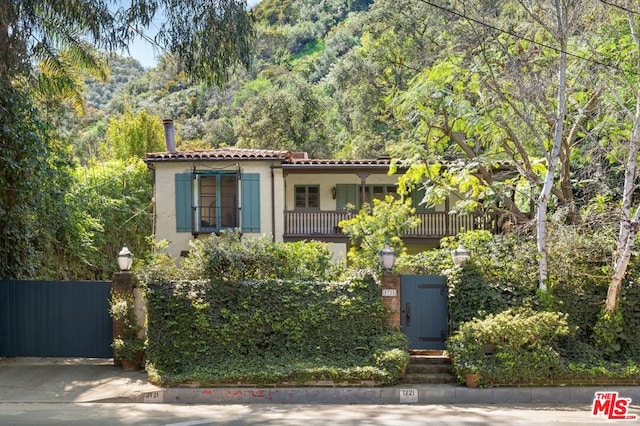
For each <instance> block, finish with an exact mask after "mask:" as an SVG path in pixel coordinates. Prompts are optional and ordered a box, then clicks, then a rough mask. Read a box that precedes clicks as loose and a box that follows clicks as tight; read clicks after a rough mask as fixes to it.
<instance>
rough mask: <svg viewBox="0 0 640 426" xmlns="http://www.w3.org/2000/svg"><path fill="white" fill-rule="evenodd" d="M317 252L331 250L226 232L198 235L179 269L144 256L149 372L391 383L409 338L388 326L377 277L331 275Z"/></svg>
mask: <svg viewBox="0 0 640 426" xmlns="http://www.w3.org/2000/svg"><path fill="white" fill-rule="evenodd" d="M292 252H295V253H296V254H297V255H296V256H294V257H292V256H290V255H291V254H292ZM287 253H288V254H289V255H286V254H287ZM305 259H306V260H308V264H307V266H306V267H305V264H306V263H305ZM323 259H330V255H329V253H328V251H327V249H326V248H324V247H323V246H322V245H319V244H309V245H305V244H294V245H287V244H284V243H270V242H268V241H266V240H263V239H258V240H247V241H241V240H240V237H239V236H238V235H236V234H226V235H222V236H220V237H218V236H211V238H209V239H207V240H203V241H201V242H198V243H196V244H195V245H194V247H193V250H192V254H191V256H190V259H189V260H188V261H186V262H185V265H184V269H182V270H180V271H178V270H177V269H174V268H172V267H171V265H170V264H169V267H167V263H166V259H165V261H164V262H165V263H163V261H161V260H157V261H156V262H155V263H152V264H150V265H149V266H148V267H147V268H146V270H145V271H143V272H142V273H141V274H140V277H141V279H142V280H143V282H144V283H145V286H146V294H147V314H148V328H147V336H148V344H147V360H148V366H147V369H148V371H149V377H150V380H151V381H152V382H154V383H156V384H159V385H165V386H167V385H178V384H183V383H190V384H197V385H200V386H212V385H224V384H248V385H258V386H259V385H274V384H275V385H278V384H282V385H292V384H293V385H304V384H309V383H316V384H317V383H319V382H320V383H321V384H325V385H331V384H333V383H339V384H350V383H351V384H360V383H362V382H363V381H364V382H367V383H368V384H374V383H375V384H391V383H395V382H396V381H397V380H398V378H399V377H400V375H401V374H402V372H403V370H404V367H405V366H406V364H407V362H408V350H407V340H406V338H405V337H404V336H403V335H402V334H400V333H398V332H395V331H392V330H390V329H389V327H388V326H387V324H386V319H385V309H384V306H383V304H382V299H381V296H380V288H379V285H378V283H377V282H376V279H375V277H374V276H373V275H372V274H370V273H367V272H359V273H357V274H353V275H343V276H341V277H340V278H341V279H338V274H337V271H336V269H335V265H333V264H332V263H331V262H326V263H325V262H323ZM319 265H320V266H319ZM322 265H324V266H322ZM317 268H320V269H317ZM197 274H203V275H202V276H200V279H195V275H197ZM187 276H188V277H189V278H191V279H189V280H186V279H184V278H185V277H187ZM314 276H315V277H319V279H315V280H314V279H313V277H314ZM322 278H334V279H333V280H322Z"/></svg>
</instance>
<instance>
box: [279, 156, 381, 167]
mask: <svg viewBox="0 0 640 426" xmlns="http://www.w3.org/2000/svg"><path fill="white" fill-rule="evenodd" d="M288 164H295V165H318V166H388V165H390V164H391V159H390V158H388V157H387V158H377V159H362V160H331V159H317V158H308V159H304V160H298V159H293V160H292V161H289V162H288Z"/></svg>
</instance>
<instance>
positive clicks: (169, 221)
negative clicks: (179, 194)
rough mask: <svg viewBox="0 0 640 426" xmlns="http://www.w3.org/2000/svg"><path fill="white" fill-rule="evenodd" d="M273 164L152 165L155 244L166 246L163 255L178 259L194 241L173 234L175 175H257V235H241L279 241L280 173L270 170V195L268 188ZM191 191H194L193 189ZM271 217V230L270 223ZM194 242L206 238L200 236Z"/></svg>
mask: <svg viewBox="0 0 640 426" xmlns="http://www.w3.org/2000/svg"><path fill="white" fill-rule="evenodd" d="M278 164H279V162H277V161H273V162H272V161H243V162H241V163H238V162H234V161H209V162H201V161H200V162H188V161H180V162H169V161H161V162H155V163H153V168H154V170H155V185H154V201H155V205H154V207H155V221H156V223H155V233H156V234H155V240H156V241H162V240H166V241H168V242H169V246H168V248H167V252H168V253H169V254H170V255H171V256H172V257H176V258H177V257H179V256H180V253H181V252H182V251H187V250H189V241H190V240H191V239H193V238H194V236H193V235H192V234H191V232H177V231H176V214H175V202H176V201H175V175H176V174H178V173H189V172H191V171H193V170H194V168H195V169H196V170H226V171H234V170H236V167H238V165H239V166H240V169H241V172H242V173H258V174H259V175H260V233H255V234H245V235H246V236H248V237H251V236H259V235H270V236H271V235H276V236H278V235H279V236H280V240H282V233H283V231H282V230H283V227H284V210H283V205H284V182H283V179H282V170H281V169H279V168H274V169H273V174H274V179H273V191H272V186H271V181H272V178H271V174H272V166H278ZM194 191H195V188H194ZM272 194H273V198H274V199H275V200H276V201H275V211H273V210H272V207H273V203H272ZM272 213H273V214H275V229H274V226H273V221H272V217H273V216H272ZM198 238H206V235H204V234H201V235H199V236H198Z"/></svg>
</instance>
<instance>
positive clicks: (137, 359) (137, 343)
mask: <svg viewBox="0 0 640 426" xmlns="http://www.w3.org/2000/svg"><path fill="white" fill-rule="evenodd" d="M111 346H112V347H113V352H114V355H115V356H116V358H118V359H119V360H120V361H121V362H122V369H123V370H125V371H135V370H139V369H140V368H141V366H142V357H143V353H144V340H142V339H140V338H138V337H129V338H119V337H116V338H115V339H113V344H112V345H111Z"/></svg>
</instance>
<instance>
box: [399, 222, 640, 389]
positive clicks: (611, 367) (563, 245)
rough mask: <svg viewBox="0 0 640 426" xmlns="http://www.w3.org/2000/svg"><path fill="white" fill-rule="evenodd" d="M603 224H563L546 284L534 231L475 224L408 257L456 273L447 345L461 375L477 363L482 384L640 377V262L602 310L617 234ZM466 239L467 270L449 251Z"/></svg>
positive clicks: (425, 267) (554, 239) (417, 264)
mask: <svg viewBox="0 0 640 426" xmlns="http://www.w3.org/2000/svg"><path fill="white" fill-rule="evenodd" d="M605 231H606V230H604V229H601V228H599V229H593V228H591V229H590V228H588V227H586V226H585V227H578V226H567V225H562V224H555V227H554V230H553V232H552V233H551V235H550V237H551V238H550V246H549V252H550V278H551V280H550V286H549V289H548V291H544V292H543V291H540V290H538V289H537V282H536V279H537V277H536V260H535V246H534V244H535V243H534V241H533V239H532V238H531V237H530V236H527V234H526V233H523V234H518V233H511V234H509V235H491V234H489V233H486V232H484V231H482V232H468V233H464V234H461V235H459V236H458V237H457V238H447V239H445V240H443V241H442V248H441V249H439V250H434V251H431V252H425V253H421V254H419V255H415V256H411V257H408V258H405V259H403V260H402V262H403V265H404V267H405V268H412V269H415V270H422V271H426V272H428V273H436V274H444V275H446V276H447V277H448V290H449V314H450V327H451V336H452V337H451V338H450V339H449V341H448V349H449V351H450V353H451V356H452V357H453V361H454V371H455V372H456V374H458V377H459V378H460V380H463V378H464V375H465V374H467V373H470V372H471V371H473V372H475V373H478V374H479V376H480V383H482V384H484V385H499V384H501V385H504V384H523V383H535V384H540V383H557V384H562V383H573V382H576V383H585V384H586V383H598V380H600V381H603V380H604V381H605V382H606V381H607V380H615V379H619V380H632V381H633V380H636V381H639V382H640V367H639V366H640V351H638V349H639V348H638V345H640V332H639V331H638V325H640V324H638V321H639V319H640V303H639V302H640V285H639V284H640V283H639V281H638V280H639V276H640V275H639V274H638V264H637V261H635V260H634V262H632V264H631V265H630V268H629V273H628V274H627V276H626V279H625V281H624V288H623V292H622V295H623V296H622V297H621V299H620V301H619V308H618V310H617V311H616V313H615V315H611V316H607V315H604V314H603V307H604V303H605V299H606V292H607V286H608V280H609V275H608V274H609V271H610V264H611V263H610V259H609V257H608V256H606V253H607V250H608V242H610V241H609V238H608V237H607V235H613V234H608V233H607V232H605ZM459 242H462V243H463V245H464V246H465V247H467V248H469V249H470V250H471V252H472V258H471V261H470V262H469V263H468V264H466V265H464V266H463V267H461V268H460V267H454V266H453V263H452V261H451V257H450V252H451V250H452V249H453V248H455V247H456V246H457V244H458V243H459Z"/></svg>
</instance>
